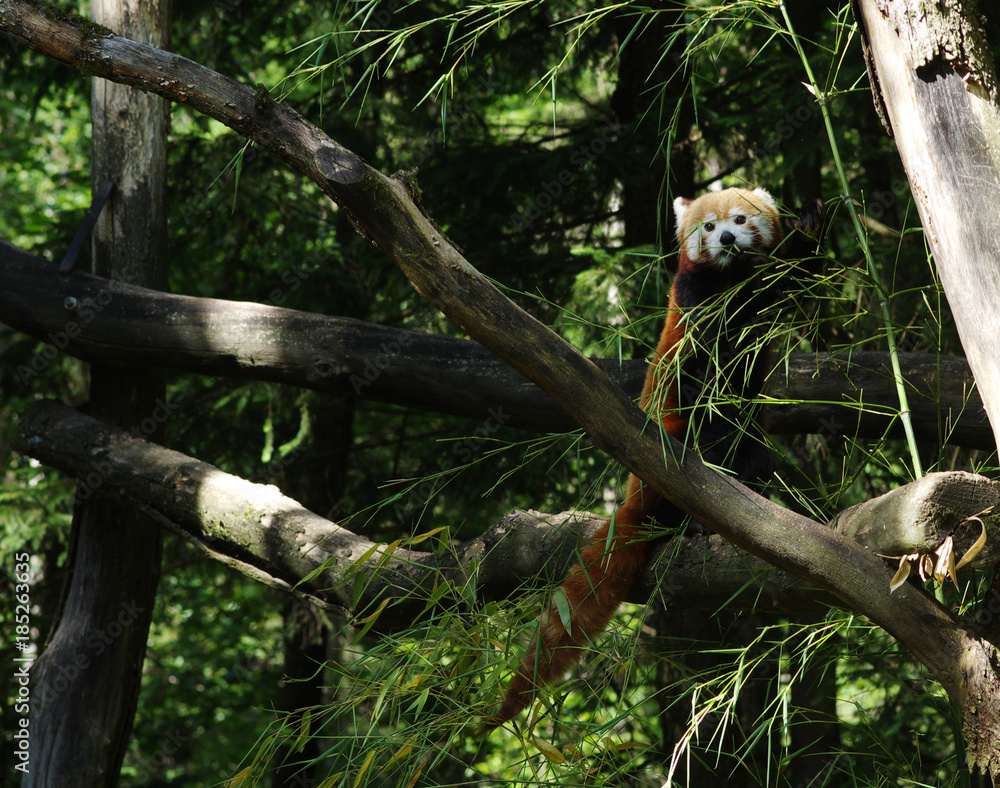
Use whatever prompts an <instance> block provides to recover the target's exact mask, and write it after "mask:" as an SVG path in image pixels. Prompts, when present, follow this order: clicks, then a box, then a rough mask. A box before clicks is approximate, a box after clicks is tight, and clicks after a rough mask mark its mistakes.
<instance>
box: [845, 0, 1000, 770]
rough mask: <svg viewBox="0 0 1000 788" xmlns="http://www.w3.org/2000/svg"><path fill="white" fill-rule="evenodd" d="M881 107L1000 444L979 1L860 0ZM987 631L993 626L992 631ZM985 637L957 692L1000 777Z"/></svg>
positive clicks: (998, 322)
mask: <svg viewBox="0 0 1000 788" xmlns="http://www.w3.org/2000/svg"><path fill="white" fill-rule="evenodd" d="M855 10H856V16H857V17H858V22H859V24H860V26H861V28H862V32H863V34H864V36H863V37H864V40H865V42H866V49H867V57H868V64H869V73H871V74H872V76H873V79H872V85H873V90H874V91H875V94H876V104H877V105H879V106H881V107H882V110H883V114H884V118H885V119H886V120H887V122H888V126H889V127H890V129H891V131H892V133H893V135H894V137H895V140H896V147H897V148H898V149H899V155H900V158H901V159H902V161H903V166H904V168H905V169H906V175H907V178H908V179H909V181H910V190H911V192H912V193H913V198H914V201H915V202H916V206H917V210H918V212H919V213H920V219H921V222H922V223H923V226H924V232H925V236H926V238H927V242H928V244H929V245H930V249H931V252H932V253H933V255H934V262H935V265H936V266H937V269H938V271H939V272H940V275H941V282H942V284H943V285H944V291H945V294H946V295H947V296H948V302H949V304H950V305H951V312H952V315H953V316H954V318H955V324H956V326H957V328H958V333H959V336H960V337H961V339H962V345H963V347H964V348H965V352H966V355H967V357H968V360H969V365H970V366H971V367H972V372H973V374H974V375H975V378H976V383H977V384H978V387H979V390H980V393H981V395H982V397H983V402H984V405H985V407H986V411H987V413H988V414H989V416H990V421H991V423H992V425H993V435H994V439H997V443H998V445H1000V363H998V359H1000V352H998V351H1000V347H998V344H997V342H998V337H1000V223H998V222H997V217H996V210H997V209H996V206H997V205H1000V154H998V151H1000V103H998V93H997V78H996V71H995V68H994V64H993V58H992V56H991V54H990V51H989V48H988V46H987V42H986V37H985V34H984V31H983V26H982V21H981V17H980V8H979V4H978V3H977V2H976V0H944V1H943V2H937V3H928V2H924V1H923V0H857V2H856V9H855ZM986 634H987V636H988V634H989V633H986ZM996 645H997V644H996V643H995V642H994V643H993V644H990V643H989V642H988V641H986V640H985V638H980V639H978V640H977V642H976V647H975V648H969V649H968V650H967V651H966V652H965V653H964V654H963V655H962V658H961V661H962V662H963V663H964V664H963V674H962V675H961V676H960V677H959V679H960V680H959V683H958V684H957V686H956V687H955V688H954V691H953V692H952V698H953V699H954V700H956V701H957V702H958V703H959V707H960V708H961V709H962V713H963V734H964V738H965V742H966V747H967V749H966V753H967V760H968V762H969V764H970V765H971V766H973V767H978V768H980V769H982V770H983V771H984V772H987V773H989V774H991V775H993V777H994V778H996V777H997V775H1000V675H998V673H997V668H996V662H995V655H994V653H992V652H993V648H994V647H995V646H996Z"/></svg>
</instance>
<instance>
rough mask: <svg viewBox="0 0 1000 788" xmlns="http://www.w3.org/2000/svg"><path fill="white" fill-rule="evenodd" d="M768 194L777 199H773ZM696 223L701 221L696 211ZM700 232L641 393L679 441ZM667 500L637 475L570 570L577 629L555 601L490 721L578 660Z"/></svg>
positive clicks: (631, 573) (633, 569)
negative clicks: (672, 366) (674, 363)
mask: <svg viewBox="0 0 1000 788" xmlns="http://www.w3.org/2000/svg"><path fill="white" fill-rule="evenodd" d="M737 192H739V193H737ZM765 196H766V195H765ZM748 198H753V199H754V202H755V204H756V205H760V202H759V199H758V198H754V197H753V193H750V192H744V191H742V190H729V192H723V193H722V194H721V195H718V196H715V198H714V200H713V206H714V205H715V204H719V205H722V207H723V209H726V210H728V206H729V205H730V204H731V203H732V201H733V200H737V201H738V202H740V204H741V205H745V204H746V201H747V199H748ZM703 199H704V198H703ZM767 199H768V201H770V197H768V198H767ZM727 200H728V202H727ZM706 202H707V201H706ZM689 204H691V201H683V204H682V208H683V207H686V206H687V205H689ZM698 207H699V208H700V207H701V206H700V205H699V206H698ZM772 210H773V204H772V209H769V210H763V211H761V214H759V215H762V216H764V219H763V221H766V222H768V223H769V226H770V228H771V230H772V231H773V233H774V235H773V238H772V243H771V244H769V247H771V248H773V247H774V246H776V245H777V244H778V243H779V242H780V240H781V238H782V230H781V225H780V222H779V221H778V218H777V213H776V211H774V212H773V213H772ZM678 213H680V210H679V211H678ZM692 213H693V214H694V213H696V212H695V211H692ZM693 221H695V222H698V221H701V219H700V218H698V216H697V215H696V216H695V217H694V219H693ZM685 227H687V231H686V232H685ZM694 231H700V230H699V229H698V228H697V225H696V227H695V228H691V227H689V226H687V225H684V226H682V227H679V228H678V237H679V239H680V241H681V250H680V254H679V260H678V270H677V275H676V276H675V277H674V282H673V285H672V287H671V291H670V306H669V308H668V310H667V316H666V321H665V323H664V326H663V331H662V333H661V335H660V341H659V344H658V345H657V348H656V353H655V354H654V357H653V359H652V363H651V364H650V366H649V370H648V372H647V374H646V382H645V385H644V387H643V391H642V397H641V399H640V405H641V407H642V408H643V409H644V410H646V411H647V412H649V411H650V409H651V408H652V407H653V405H654V404H655V405H657V407H656V408H655V410H656V411H657V413H655V414H654V415H658V416H659V418H660V422H661V424H662V425H663V428H664V430H665V431H666V432H667V433H669V434H670V435H671V436H673V437H674V438H677V439H680V440H684V437H685V431H686V430H687V426H688V425H687V418H686V417H685V416H684V415H683V414H682V413H681V412H679V410H678V407H679V393H678V390H677V376H676V375H675V374H672V373H670V372H667V370H666V368H667V366H668V363H667V362H668V361H669V360H670V359H673V358H674V356H675V354H676V352H677V349H678V347H679V345H680V343H681V341H682V340H683V338H684V324H682V323H681V322H680V317H681V314H682V313H681V306H682V305H686V304H682V301H683V297H682V296H680V294H679V288H678V285H679V283H681V282H683V281H684V277H685V275H687V274H690V273H691V272H693V271H694V270H695V269H696V268H697V267H699V266H701V267H705V266H715V265H718V263H717V261H715V260H713V259H711V255H710V254H706V253H701V256H700V257H699V259H697V260H694V261H692V260H691V259H690V257H689V255H688V251H687V247H686V244H685V238H686V237H687V235H688V233H690V232H694ZM755 237H759V235H758V236H755ZM754 251H755V252H756V253H760V252H767V251H770V249H760V248H758V249H755V250H754ZM665 374H666V377H664V376H665ZM660 500H661V499H660V496H659V495H658V494H657V493H656V492H655V491H654V490H652V489H651V488H650V487H649V486H648V485H645V484H643V482H642V481H640V480H639V478H638V477H636V476H634V475H631V476H630V477H629V481H628V488H627V492H626V495H625V500H624V502H623V503H622V504H621V506H619V507H618V509H617V510H616V511H615V513H614V515H613V516H612V517H611V518H610V519H609V520H608V521H607V522H606V523H605V524H604V525H603V526H602V527H601V528H600V530H598V532H597V533H596V534H595V535H594V537H593V539H592V540H591V542H590V543H589V544H588V545H587V546H586V547H585V548H584V549H583V551H582V552H581V554H580V562H579V563H578V564H575V565H574V566H573V567H572V568H571V569H570V571H569V574H568V576H567V578H566V580H565V581H564V582H563V584H562V587H561V588H562V592H563V594H565V597H566V599H567V601H568V603H569V609H570V622H571V630H572V631H567V630H566V627H565V625H564V624H563V621H562V619H561V618H560V615H559V612H558V609H557V606H556V605H555V604H553V605H552V606H551V609H550V610H549V612H548V614H547V615H546V616H545V617H544V618H543V621H542V622H541V626H540V630H539V635H538V637H536V638H535V640H534V641H533V642H532V644H531V645H530V646H529V648H528V653H527V655H526V656H525V659H524V661H523V662H522V664H521V665H520V667H519V668H518V670H517V672H516V673H515V674H514V676H513V678H512V679H511V682H510V686H509V687H508V690H507V694H506V696H505V698H504V701H503V704H502V705H501V707H500V709H499V710H498V711H497V713H496V714H495V715H494V716H493V717H492V718H490V719H489V721H488V723H487V724H488V726H489V727H493V726H496V725H499V724H501V723H503V722H506V721H508V720H511V719H513V718H514V717H515V716H516V715H517V714H518V713H519V712H520V711H521V710H522V709H523V708H525V707H526V706H527V705H528V704H529V703H531V701H532V700H533V699H534V697H535V694H536V692H537V689H538V688H539V687H541V686H543V685H545V684H548V683H550V682H552V681H553V680H554V679H556V678H558V677H559V676H561V675H563V674H564V673H565V672H566V671H568V670H569V669H570V668H571V667H572V666H573V665H574V664H575V663H576V662H577V660H578V659H579V657H580V651H581V649H582V648H583V647H584V646H586V644H588V643H590V642H591V640H592V638H593V637H595V636H596V635H598V634H599V633H600V632H601V631H603V630H604V629H605V627H607V625H608V622H609V621H610V619H611V617H612V615H614V613H615V611H616V610H617V609H618V607H619V605H621V603H622V602H623V601H624V599H625V597H626V595H627V594H628V592H629V589H630V588H631V587H632V584H633V582H634V580H635V578H636V577H637V576H638V574H639V572H640V571H641V569H642V567H643V565H644V564H645V562H646V558H647V555H648V553H649V548H650V542H649V541H648V533H647V529H646V527H645V525H644V521H645V520H647V518H648V517H649V515H650V513H651V511H652V510H653V508H654V507H655V506H656V505H657V503H658V502H659V501H660ZM609 534H611V537H610V539H609Z"/></svg>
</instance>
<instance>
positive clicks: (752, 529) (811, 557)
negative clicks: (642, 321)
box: [0, 0, 987, 711]
mask: <svg viewBox="0 0 1000 788" xmlns="http://www.w3.org/2000/svg"><path fill="white" fill-rule="evenodd" d="M45 8H47V7H45V6H37V5H34V4H30V3H26V2H15V0H0V31H6V32H8V33H12V34H14V35H15V36H18V37H19V38H20V39H21V40H22V41H24V42H25V43H27V44H28V45H29V46H31V47H32V48H35V49H37V50H38V51H42V52H46V54H50V55H51V56H54V57H57V58H58V59H61V60H63V62H67V63H70V64H72V65H74V66H75V67H77V68H79V69H80V70H83V71H86V72H87V73H91V74H95V75H97V76H103V77H106V78H109V79H114V80H116V81H120V82H124V83H126V84H131V85H135V86H136V87H140V88H142V89H144V90H150V91H152V92H155V93H157V94H159V95H161V96H164V97H167V98H170V99H172V100H175V101H183V102H186V103H188V104H189V105H190V106H192V107H194V108H195V109H198V110H199V111H201V112H204V113H205V114H208V115H210V116H212V117H215V118H217V119H218V120H220V121H222V122H223V123H226V124H227V125H229V126H231V127H232V128H234V129H236V130H237V131H239V132H240V133H242V134H244V135H246V136H247V137H249V138H251V139H253V140H255V141H257V142H259V143H260V144H262V145H265V146H266V147H267V148H268V149H270V150H273V151H274V152H275V153H277V155H279V156H281V157H282V158H283V159H284V160H286V161H288V162H289V163H290V164H291V166H293V167H294V168H295V169H296V170H298V171H299V172H303V173H305V174H306V175H308V176H309V177H311V178H312V179H313V180H315V181H316V182H317V184H319V186H320V188H321V189H322V190H323V191H324V192H325V193H326V194H328V195H329V196H331V197H332V198H333V199H335V200H336V201H337V202H338V203H339V204H340V205H341V206H343V207H344V208H345V209H346V210H347V211H348V212H349V214H350V215H351V216H352V219H353V221H354V222H355V223H356V225H357V226H358V228H359V230H360V231H361V232H362V233H363V234H364V235H365V236H366V237H368V238H369V239H371V240H372V242H373V243H375V244H377V245H378V246H379V247H380V248H381V249H382V250H383V251H384V252H385V253H386V254H387V255H388V256H389V257H390V258H391V259H392V260H393V261H394V262H395V263H396V264H397V265H398V266H399V267H400V269H401V270H402V271H403V272H404V273H405V274H406V276H407V277H408V278H409V279H410V281H411V282H412V283H413V286H414V287H415V288H416V289H417V291H418V292H419V293H421V295H423V296H424V297H425V298H427V299H428V300H429V301H431V303H433V304H434V305H435V306H436V307H438V308H439V309H441V311H442V312H444V313H445V314H446V315H447V316H448V317H449V318H451V319H452V320H453V321H454V322H455V323H457V324H458V325H459V326H461V327H462V328H463V329H465V330H466V331H467V332H468V333H469V334H470V336H471V337H472V338H473V339H475V340H476V341H477V342H479V343H480V344H482V345H484V346H485V347H487V348H488V349H490V350H492V351H493V352H494V353H496V354H497V355H498V356H499V357H500V358H502V359H504V360H505V361H507V362H508V363H510V364H511V365H512V366H514V367H515V368H516V369H518V370H519V371H520V372H521V373H522V374H524V375H525V376H527V377H528V378H529V379H531V380H533V381H534V382H535V383H537V384H538V385H539V386H540V387H541V388H542V389H543V390H545V391H546V393H548V394H549V396H551V397H552V398H553V399H554V400H556V401H557V402H558V403H559V404H560V405H562V407H564V408H565V409H566V410H567V411H569V412H571V413H572V414H573V415H574V417H575V418H576V419H577V421H578V422H579V423H580V425H581V426H582V427H583V428H584V429H585V430H586V431H587V432H588V434H589V436H590V438H591V439H592V441H593V442H594V443H595V444H596V445H597V446H598V447H599V448H601V449H602V450H604V451H605V452H606V453H608V454H609V455H611V456H612V457H615V458H616V459H618V460H620V461H621V462H622V463H623V465H624V466H625V467H626V468H628V469H629V470H630V471H632V472H633V473H635V474H637V475H638V476H640V477H641V478H643V479H645V480H646V481H647V482H648V483H649V484H651V485H652V486H653V487H654V488H655V489H657V490H658V491H659V492H661V493H662V494H663V495H665V496H666V498H668V499H669V500H671V501H673V502H675V503H677V504H678V505H679V506H681V507H682V508H683V509H684V510H685V511H687V512H689V513H690V514H692V515H694V516H695V517H696V518H697V519H698V520H699V521H700V522H702V523H704V524H706V525H708V526H709V527H711V528H712V529H714V530H716V531H717V532H719V533H721V534H722V535H724V536H725V537H726V538H728V539H729V540H730V541H732V542H734V543H735V544H737V545H740V546H742V547H744V548H746V549H747V550H749V551H750V552H752V553H754V554H755V555H757V556H759V557H761V558H763V559H764V560H766V561H767V562H768V563H771V564H773V565H775V566H777V567H779V568H781V569H784V570H786V571H789V572H791V573H793V574H796V575H798V576H800V577H803V578H807V579H808V580H810V581H811V582H813V583H816V584H818V585H820V586H822V587H824V588H826V589H828V590H829V591H830V592H832V593H833V594H835V595H836V596H837V597H838V598H840V599H841V600H843V601H844V603H846V604H847V605H848V606H850V607H852V608H853V609H855V610H857V611H859V612H861V613H863V614H865V615H867V616H868V617H869V618H870V619H871V620H872V621H874V622H875V623H877V624H878V625H880V626H882V627H883V628H884V629H885V630H886V631H888V632H889V633H890V634H892V635H893V636H895V637H896V638H897V639H899V640H900V642H902V643H903V644H904V645H906V646H907V647H908V648H909V649H910V651H911V652H912V653H913V654H914V656H915V657H916V658H917V659H919V660H920V661H921V662H922V663H923V664H925V665H926V666H927V667H928V668H929V669H930V670H931V671H932V673H933V674H934V675H935V677H936V678H937V679H938V680H939V681H940V682H941V683H942V685H943V686H944V688H945V689H946V691H947V692H948V693H949V696H950V697H951V699H952V701H953V702H954V703H956V705H957V706H958V707H959V708H961V709H963V711H964V710H965V702H964V701H965V700H966V698H977V699H978V698H979V697H980V695H979V690H980V689H985V688H987V685H986V684H984V683H982V682H981V681H980V683H979V684H977V685H976V686H975V687H972V688H970V686H969V682H970V681H976V679H970V678H969V675H968V670H967V669H966V668H967V663H968V660H969V659H970V656H969V655H971V654H973V653H975V654H980V653H981V652H982V651H983V648H984V644H983V643H982V641H981V640H980V639H978V638H976V637H974V636H973V635H972V634H971V633H968V632H967V631H966V630H964V629H963V628H962V627H961V626H960V624H959V622H958V620H957V619H956V618H955V617H954V616H953V615H952V614H951V613H950V612H949V611H948V610H946V609H945V608H944V607H942V606H941V605H939V604H938V603H937V602H935V601H934V600H933V599H931V598H930V597H929V596H927V595H926V594H925V593H924V592H923V591H922V590H919V589H914V588H910V587H906V586H904V587H903V588H901V589H899V591H898V592H897V593H896V594H894V595H893V596H892V597H890V596H889V594H888V583H889V578H890V573H889V571H888V570H887V569H886V567H885V565H884V563H883V562H882V560H881V559H880V558H878V557H877V556H875V555H873V554H871V553H869V552H867V551H866V550H864V549H863V548H861V547H860V546H858V545H856V544H854V543H852V542H850V541H849V540H847V539H846V538H843V537H841V536H840V535H838V534H836V533H835V532H833V531H831V530H830V529H828V528H825V527H823V526H822V525H820V524H819V523H816V522H814V521H812V520H809V519H808V518H805V517H802V516H800V515H797V514H795V513H793V512H790V511H788V510H785V509H783V508H781V507H780V506H778V505H777V504H775V503H773V502H772V501H769V500H767V499H765V498H763V497H761V496H759V495H757V494H755V493H753V492H752V491H750V490H749V489H747V488H745V487H743V486H742V485H740V484H738V483H737V482H735V481H734V480H732V479H731V478H728V477H725V476H722V475H721V474H719V473H717V472H715V471H713V470H711V469H709V468H708V467H706V466H705V465H704V464H703V463H702V462H701V460H700V458H698V457H697V456H695V455H694V454H692V453H690V452H689V453H687V454H686V455H683V457H684V458H683V460H681V461H675V460H674V459H673V458H678V457H681V456H682V450H681V447H680V446H679V445H678V444H676V443H675V442H674V441H672V440H670V439H668V438H664V436H662V435H660V434H657V432H656V431H654V430H652V429H651V428H650V427H649V423H648V420H647V418H646V416H645V414H644V413H642V411H641V410H639V408H638V407H637V406H636V405H635V403H634V402H632V400H631V399H630V398H629V397H628V395H627V394H625V393H624V392H623V391H622V390H621V389H620V388H619V387H618V386H616V385H615V384H614V383H613V382H612V381H611V380H610V379H609V378H608V377H607V375H605V374H604V373H603V372H601V371H600V370H599V369H597V368H596V367H595V366H594V365H593V364H591V363H590V362H589V361H587V360H586V359H584V358H583V357H582V356H580V354H579V353H577V352H576V350H575V349H573V348H572V347H571V346H570V345H568V344H567V343H565V342H564V341H562V340H561V339H559V338H558V337H556V336H555V335H553V334H552V332H551V331H549V330H548V329H547V328H546V327H545V326H544V325H542V324H541V323H540V322H538V321H537V320H535V319H534V318H532V317H531V316H530V315H528V314H526V313H525V312H523V311H522V310H520V309H518V308H517V307H516V306H515V305H514V304H512V303H511V302H510V301H509V300H508V299H507V298H505V297H504V296H503V295H502V294H501V293H500V292H499V291H498V290H497V289H496V288H495V287H494V286H493V285H492V284H491V283H490V282H489V281H488V280H486V279H485V278H484V277H483V276H482V275H480V274H479V272H477V271H476V270H475V269H474V268H473V267H472V266H471V265H470V264H469V263H468V262H467V261H466V260H465V259H464V258H463V257H462V255H461V254H460V252H459V251H458V250H457V249H456V248H455V247H453V246H452V245H451V244H450V243H449V241H448V239H447V238H446V237H445V236H444V235H443V234H442V233H441V232H440V230H439V229H438V228H437V227H436V226H435V224H434V223H433V222H432V221H431V220H430V219H429V218H428V217H427V216H425V215H424V213H423V212H422V210H421V209H420V208H419V206H418V205H417V204H416V202H415V201H414V200H413V198H412V194H411V190H410V188H409V186H408V185H407V184H406V183H405V182H404V181H402V180H399V179H392V178H387V177H386V176H384V175H382V174H381V173H379V172H377V171H376V170H374V169H372V168H371V167H370V166H368V165H367V164H366V163H364V162H363V161H362V160H361V159H360V158H359V157H357V156H355V155H354V154H353V153H351V152H350V151H347V150H346V149H344V148H343V147H341V146H340V145H338V144H336V143H334V142H333V141H331V140H328V139H327V138H326V137H325V135H323V133H322V132H321V131H320V130H319V129H317V128H315V127H313V126H311V125H309V124H308V123H306V122H305V121H304V120H303V119H302V118H301V117H300V116H298V115H297V114H296V113H294V112H292V111H291V110H288V109H287V108H285V107H282V106H279V105H276V104H274V103H273V102H270V101H269V100H268V99H267V97H266V96H265V95H263V94H257V95H256V97H255V96H254V94H253V91H251V90H250V89H249V88H246V87H243V86H240V85H238V84H237V83H235V82H233V81H232V80H228V79H226V78H224V77H221V76H220V75H218V74H214V73H213V72H211V71H209V70H208V69H205V68H204V67H202V66H199V65H197V64H194V63H191V61H187V60H185V59H184V58H179V57H177V56H174V55H170V54H169V53H166V52H162V51H159V50H155V49H153V48H151V47H144V46H142V45H139V44H135V43H134V42H129V41H126V40H124V39H120V38H116V37H114V36H111V35H108V36H103V37H102V36H101V35H95V34H94V32H93V31H92V30H90V31H87V33H84V32H83V31H84V27H85V26H84V25H83V24H82V23H81V22H80V21H78V20H77V21H73V22H65V21H60V20H54V19H48V18H46V17H45V16H44V14H45V13H46V11H45ZM53 42H55V43H53ZM963 660H965V661H964V662H963Z"/></svg>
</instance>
